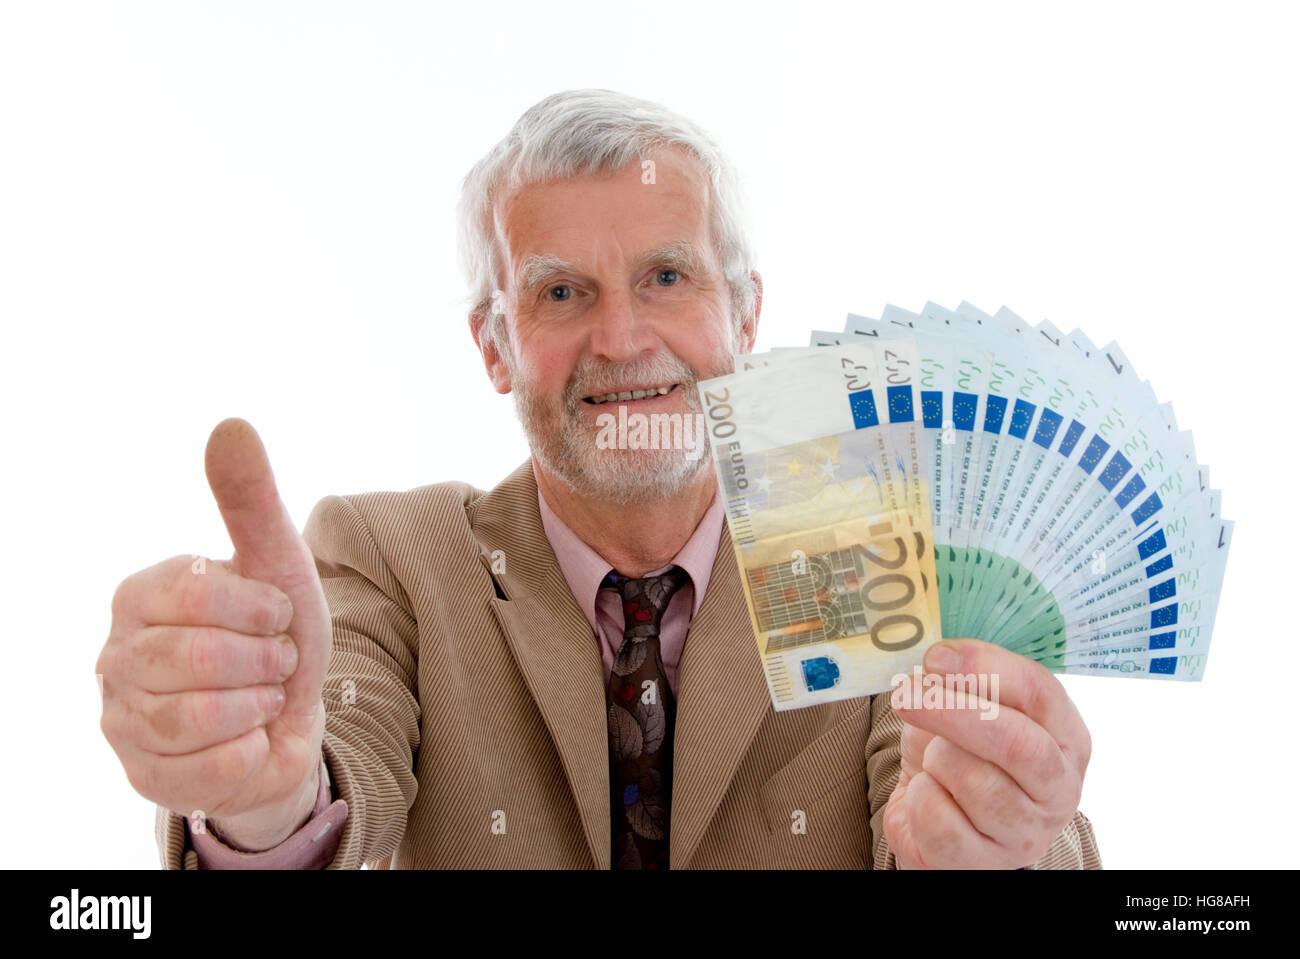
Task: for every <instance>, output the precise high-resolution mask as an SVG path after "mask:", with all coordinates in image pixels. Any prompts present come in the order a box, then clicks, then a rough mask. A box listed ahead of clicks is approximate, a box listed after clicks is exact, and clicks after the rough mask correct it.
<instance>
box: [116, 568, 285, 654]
mask: <svg viewBox="0 0 1300 959" xmlns="http://www.w3.org/2000/svg"><path fill="white" fill-rule="evenodd" d="M200 559H201V558H200ZM113 615H114V617H115V618H119V619H121V621H122V622H121V623H120V624H119V625H122V626H125V627H128V628H129V627H132V626H139V625H145V626H148V625H154V624H162V625H173V626H219V627H222V628H224V629H229V630H233V631H234V632H237V633H251V634H261V635H271V634H273V633H277V632H282V631H283V630H285V629H286V628H287V627H288V625H289V622H290V620H291V619H292V617H293V604H292V603H291V601H290V599H289V597H288V596H287V595H285V593H284V592H282V591H281V590H279V589H277V588H276V587H275V586H273V585H271V584H269V583H264V582H259V581H257V580H253V579H248V578H246V577H242V576H239V575H237V574H236V573H234V572H231V570H230V568H229V564H227V563H223V562H220V561H214V560H202V561H201V562H200V561H199V560H195V559H194V558H193V557H189V556H173V557H172V558H171V559H168V560H164V561H163V562H161V563H158V564H157V565H155V566H151V567H149V568H148V569H145V570H141V571H140V572H138V573H136V574H135V575H133V576H131V577H129V578H128V579H126V580H125V581H123V583H122V585H121V586H120V587H118V593H117V595H115V596H114V597H113Z"/></svg>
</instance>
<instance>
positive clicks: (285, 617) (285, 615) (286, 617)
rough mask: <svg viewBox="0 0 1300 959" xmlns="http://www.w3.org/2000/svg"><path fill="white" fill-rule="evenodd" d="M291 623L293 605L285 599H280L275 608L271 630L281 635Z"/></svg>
mask: <svg viewBox="0 0 1300 959" xmlns="http://www.w3.org/2000/svg"><path fill="white" fill-rule="evenodd" d="M291 622H293V603H291V602H289V600H287V599H282V600H280V602H279V603H278V604H277V605H276V607H275V622H274V623H273V624H272V625H271V628H272V629H273V630H275V631H276V632H277V633H283V632H284V631H285V630H286V629H288V628H289V624H290V623H291Z"/></svg>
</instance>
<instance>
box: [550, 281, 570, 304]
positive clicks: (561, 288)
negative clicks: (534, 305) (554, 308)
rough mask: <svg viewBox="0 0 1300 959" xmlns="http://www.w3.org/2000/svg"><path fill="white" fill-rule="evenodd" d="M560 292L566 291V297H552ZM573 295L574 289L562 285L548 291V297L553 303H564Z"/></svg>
mask: <svg viewBox="0 0 1300 959" xmlns="http://www.w3.org/2000/svg"><path fill="white" fill-rule="evenodd" d="M560 291H564V292H565V295H563V296H558V297H557V296H552V294H553V293H557V292H560ZM572 294H573V289H572V288H571V287H568V286H565V285H564V284H560V285H559V286H553V287H551V288H550V289H549V290H547V291H546V296H547V298H548V299H549V300H550V301H551V302H552V303H563V302H564V301H565V300H567V299H569V297H570V296H571V295H572Z"/></svg>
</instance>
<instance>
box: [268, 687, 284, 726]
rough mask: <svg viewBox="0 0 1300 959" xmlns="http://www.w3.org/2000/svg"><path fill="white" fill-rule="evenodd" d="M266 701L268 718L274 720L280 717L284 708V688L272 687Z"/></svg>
mask: <svg viewBox="0 0 1300 959" xmlns="http://www.w3.org/2000/svg"><path fill="white" fill-rule="evenodd" d="M266 701H267V704H266V707H267V708H266V718H267V719H272V718H274V717H276V716H278V715H280V710H281V709H283V708H284V687H283V686H274V687H272V688H271V691H270V692H269V693H268V694H267V697H266Z"/></svg>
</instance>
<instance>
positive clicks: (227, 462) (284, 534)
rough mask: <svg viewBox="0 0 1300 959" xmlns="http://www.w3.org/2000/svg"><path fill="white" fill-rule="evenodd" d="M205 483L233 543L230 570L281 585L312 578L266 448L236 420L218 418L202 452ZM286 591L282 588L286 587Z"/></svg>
mask: <svg viewBox="0 0 1300 959" xmlns="http://www.w3.org/2000/svg"><path fill="white" fill-rule="evenodd" d="M204 463H205V468H206V470H207V474H208V485H209V486H210V487H211V488H212V495H213V496H214V497H215V498H216V501H217V508H218V509H219V510H220V511H221V518H222V520H223V521H224V522H225V524H226V532H227V533H229V534H230V541H231V543H233V544H234V547H235V557H234V560H233V561H232V565H233V568H234V569H235V570H236V571H237V572H238V573H240V574H241V575H243V576H246V577H248V578H249V579H256V580H260V581H261V582H264V583H271V584H272V585H275V586H279V587H280V588H281V589H284V586H283V585H282V583H284V582H286V581H288V582H290V583H293V584H299V583H301V582H302V581H303V580H310V579H313V578H314V576H315V567H314V566H312V565H311V563H310V562H309V560H308V558H307V557H305V556H304V555H303V550H302V540H301V538H300V537H299V535H298V530H297V528H296V527H295V526H294V525H293V520H292V519H291V518H290V516H289V511H288V510H287V509H285V506H284V503H283V502H281V500H280V493H279V491H278V490H277V489H276V486H275V477H274V476H273V475H272V473H271V464H270V462H269V461H268V460H267V457H266V449H265V447H263V446H262V441H261V439H260V438H259V437H258V435H257V432H256V431H255V430H254V429H253V427H252V426H250V425H249V424H248V423H247V422H245V421H244V420H241V419H227V420H222V421H221V422H220V423H218V424H217V427H216V429H214V430H213V431H212V435H211V436H210V437H209V438H208V445H207V449H206V451H205V455H204ZM286 592H288V591H287V590H286Z"/></svg>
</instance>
